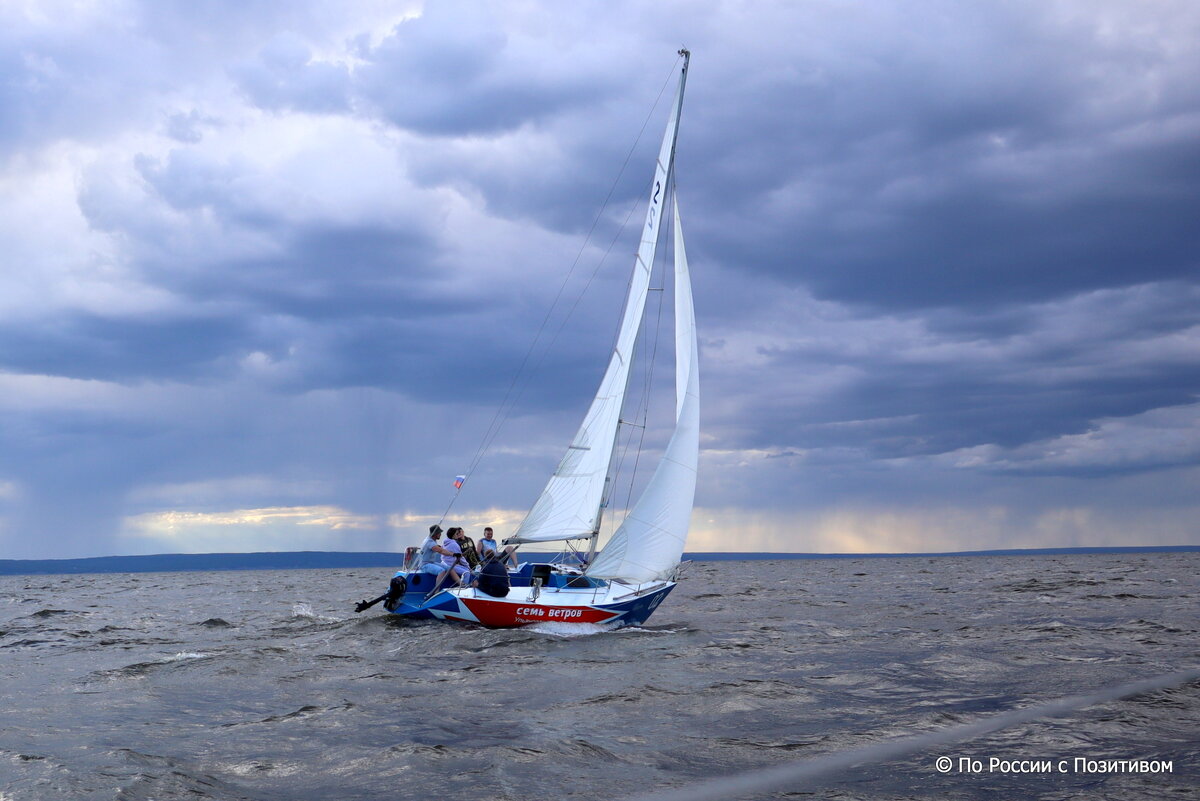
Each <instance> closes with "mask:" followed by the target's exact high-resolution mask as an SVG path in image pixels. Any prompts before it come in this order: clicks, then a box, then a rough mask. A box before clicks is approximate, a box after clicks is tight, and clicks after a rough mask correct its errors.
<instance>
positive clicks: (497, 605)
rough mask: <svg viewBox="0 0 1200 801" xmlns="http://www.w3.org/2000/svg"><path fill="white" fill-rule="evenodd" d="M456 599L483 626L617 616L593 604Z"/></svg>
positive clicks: (602, 619)
mask: <svg viewBox="0 0 1200 801" xmlns="http://www.w3.org/2000/svg"><path fill="white" fill-rule="evenodd" d="M458 601H459V603H461V604H462V605H463V606H465V607H467V609H469V610H471V614H473V615H475V617H477V618H478V619H479V622H480V623H482V624H483V625H485V626H524V625H526V624H528V623H605V622H607V621H609V620H612V619H613V618H616V617H620V613H619V612H608V611H606V610H604V609H597V608H596V607H594V606H540V605H538V604H536V603H532V604H531V603H513V602H510V601H487V600H484V599H482V598H459V599H458Z"/></svg>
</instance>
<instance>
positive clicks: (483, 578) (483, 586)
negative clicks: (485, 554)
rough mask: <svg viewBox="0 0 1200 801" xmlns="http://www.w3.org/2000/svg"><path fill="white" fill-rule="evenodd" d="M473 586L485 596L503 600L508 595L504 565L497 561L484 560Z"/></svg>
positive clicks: (506, 573) (491, 559)
mask: <svg viewBox="0 0 1200 801" xmlns="http://www.w3.org/2000/svg"><path fill="white" fill-rule="evenodd" d="M475 586H476V587H478V588H479V591H480V592H482V593H484V594H485V595H490V596H492V597H493V598H503V597H505V596H506V595H508V589H509V584H508V571H507V570H505V569H504V565H503V564H502V563H501V562H500V561H499V560H497V559H495V558H485V559H484V562H483V567H482V568H481V569H480V571H479V578H477V579H476V580H475Z"/></svg>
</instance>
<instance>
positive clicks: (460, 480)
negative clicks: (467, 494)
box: [454, 476, 467, 489]
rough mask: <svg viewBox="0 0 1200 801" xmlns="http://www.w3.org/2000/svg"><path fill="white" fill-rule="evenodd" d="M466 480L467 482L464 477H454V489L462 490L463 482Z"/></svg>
mask: <svg viewBox="0 0 1200 801" xmlns="http://www.w3.org/2000/svg"><path fill="white" fill-rule="evenodd" d="M466 480H467V477H466V476H455V477H454V488H455V489H462V485H463V482H464V481H466Z"/></svg>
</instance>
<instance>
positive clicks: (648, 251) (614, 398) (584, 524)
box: [505, 53, 688, 543]
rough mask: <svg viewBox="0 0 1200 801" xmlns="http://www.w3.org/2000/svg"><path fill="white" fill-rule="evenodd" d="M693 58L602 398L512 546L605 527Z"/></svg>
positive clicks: (662, 156)
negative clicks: (610, 482) (608, 489)
mask: <svg viewBox="0 0 1200 801" xmlns="http://www.w3.org/2000/svg"><path fill="white" fill-rule="evenodd" d="M687 64H688V59H687V55H686V53H685V54H684V63H683V70H682V72H681V76H680V79H679V93H678V95H677V97H676V98H675V104H674V106H673V107H672V109H671V116H670V119H669V120H668V121H667V130H666V132H665V133H664V134H663V141H662V145H661V147H660V148H659V152H658V163H657V164H656V165H655V170H654V183H653V184H652V185H651V188H650V205H649V207H648V208H647V209H646V224H645V225H644V226H642V234H641V243H640V244H639V246H638V252H637V258H636V259H635V261H634V268H633V278H632V280H631V281H630V285H629V295H628V297H627V298H626V300H625V312H624V314H623V316H622V317H621V328H620V331H619V333H618V334H617V343H616V346H615V347H614V349H613V354H612V357H611V358H610V360H609V363H608V369H607V370H606V371H605V373H604V378H603V379H601V381H600V388H599V389H598V390H597V391H596V397H595V399H594V400H593V401H592V405H591V407H590V408H589V409H588V412H587V415H586V416H585V417H584V418H583V423H582V425H580V426H579V431H578V432H577V433H576V434H575V438H574V439H573V440H572V441H571V444H570V445H569V446H568V448H567V452H566V454H565V455H564V456H563V458H562V461H560V462H559V464H558V469H556V470H555V471H554V475H553V476H551V477H550V480H549V482H547V484H546V487H545V489H543V490H542V494H541V495H540V496H539V497H538V499H537V501H536V502H535V503H534V504H533V507H532V508H531V509H530V510H529V513H528V514H527V515H526V516H525V519H524V520H523V521H522V522H521V525H520V526H519V527H518V528H517V531H516V533H515V534H514V535H513V536H512V537H510V538H508V539H507V540H505V541H506V542H516V543H519V542H548V541H553V540H566V539H576V538H581V537H591V536H594V535H595V534H596V533H597V532H598V530H599V527H600V515H601V512H602V509H601V504H602V502H603V500H604V496H605V485H606V483H607V480H608V470H609V466H610V464H611V462H612V454H613V449H614V448H615V447H616V443H617V427H618V425H619V424H620V418H621V407H622V406H623V405H624V403H625V392H626V389H627V388H628V386H629V366H630V361H631V360H632V357H633V347H634V343H635V342H636V340H637V334H638V329H639V328H640V327H641V322H642V314H643V312H644V310H645V307H646V293H647V291H648V290H649V287H650V267H651V265H652V264H653V263H654V252H655V249H656V247H657V244H658V234H659V228H660V227H661V223H662V209H663V208H664V205H665V202H666V198H667V190H668V186H669V184H670V180H671V171H672V168H673V165H674V161H675V138H676V136H677V134H678V132H679V114H680V111H681V109H682V108H683V89H684V83H685V81H686V78H687Z"/></svg>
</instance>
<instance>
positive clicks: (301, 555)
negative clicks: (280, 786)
mask: <svg viewBox="0 0 1200 801" xmlns="http://www.w3.org/2000/svg"><path fill="white" fill-rule="evenodd" d="M1196 552H1200V545H1146V546H1137V545H1134V546H1125V547H1108V548H1104V547H1094V548H1012V549H1000V550H990V551H947V552H938V553H736V552H706V553H687V554H684V559H691V560H693V561H696V562H735V561H750V560H763V559H914V558H921V557H928V558H942V557H947V556H1056V555H1070V554H1134V553H1196ZM525 556H527V557H530V558H537V557H539V556H542V557H548V556H549V555H548V554H538V553H535V552H530V553H527V554H525ZM403 561H404V554H402V553H390V552H380V551H362V552H359V551H278V552H260V553H200V554H156V555H152V556H95V557H88V558H83V559H0V576H16V575H56V574H68V575H69V574H79V573H177V572H178V573H184V572H198V571H208V570H318V569H331V568H364V567H379V568H395V567H398V566H399V565H400V564H401V563H402V562H403Z"/></svg>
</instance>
